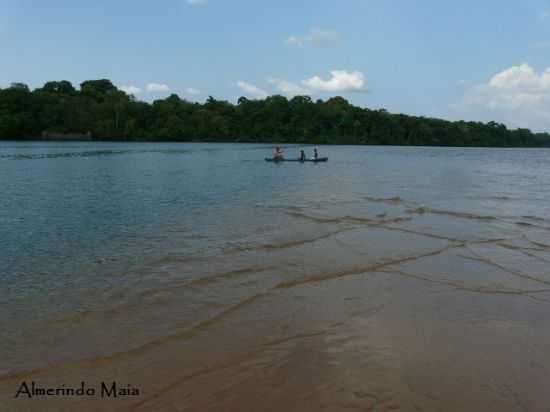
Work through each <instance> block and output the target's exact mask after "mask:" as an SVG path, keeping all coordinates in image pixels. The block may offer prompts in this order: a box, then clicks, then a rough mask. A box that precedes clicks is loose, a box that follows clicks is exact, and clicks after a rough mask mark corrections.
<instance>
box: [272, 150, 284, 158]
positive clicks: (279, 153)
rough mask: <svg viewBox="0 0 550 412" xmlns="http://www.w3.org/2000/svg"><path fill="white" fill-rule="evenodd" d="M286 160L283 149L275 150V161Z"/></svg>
mask: <svg viewBox="0 0 550 412" xmlns="http://www.w3.org/2000/svg"><path fill="white" fill-rule="evenodd" d="M283 159H284V152H283V149H281V148H280V147H276V148H275V152H274V153H273V160H283Z"/></svg>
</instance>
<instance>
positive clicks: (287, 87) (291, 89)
mask: <svg viewBox="0 0 550 412" xmlns="http://www.w3.org/2000/svg"><path fill="white" fill-rule="evenodd" d="M269 82H270V83H271V84H274V85H275V86H276V87H277V90H279V91H280V92H281V93H283V94H284V95H286V96H288V97H294V96H299V95H307V94H310V93H311V91H310V90H308V89H306V88H305V87H302V86H299V85H297V84H296V83H292V82H289V81H288V80H282V79H273V78H271V79H269Z"/></svg>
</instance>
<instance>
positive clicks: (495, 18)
mask: <svg viewBox="0 0 550 412" xmlns="http://www.w3.org/2000/svg"><path fill="white" fill-rule="evenodd" d="M480 3H481V2H479V1H473V0H463V1H461V2H447V1H441V0H419V1H416V2H412V1H406V0H393V1H392V0H316V1H313V0H301V1H296V0H293V1H291V0H278V1H261V0H203V1H200V0H194V1H193V0H165V1H163V2H152V1H145V0H132V1H128V0H116V1H114V0H110V1H107V0H95V1H84V0H82V1H78V0H71V1H69V0H48V1H39V0H34V1H31V0H0V52H1V54H0V63H1V64H0V87H6V86H8V85H9V84H10V83H11V82H14V81H21V82H25V83H27V84H29V85H30V86H31V87H32V88H34V87H39V86H41V85H42V84H43V83H44V82H45V81H48V80H62V79H66V80H70V81H71V82H73V83H74V84H75V85H78V84H79V83H80V82H82V81H83V80H88V79H95V78H109V79H111V80H112V81H113V83H115V84H116V85H117V86H119V87H125V88H126V90H129V91H132V92H134V93H135V94H136V96H137V97H138V98H139V99H143V100H148V101H150V100H153V99H155V98H158V97H164V96H166V95H168V94H170V93H177V94H178V95H180V97H184V98H187V99H189V100H197V101H203V100H204V99H205V98H206V97H208V95H212V96H214V97H216V98H219V99H227V100H230V101H235V100H236V98H237V97H239V96H241V95H246V96H248V97H251V98H253V97H262V96H264V95H266V94H269V95H270V94H277V93H279V94H286V95H288V96H292V95H294V94H296V93H300V94H301V93H306V94H310V95H311V96H312V97H313V98H314V99H317V98H322V99H326V98H328V97H330V96H334V95H341V96H344V97H345V98H347V99H348V100H350V101H351V102H352V103H354V104H357V105H360V106H363V107H370V108H386V109H387V110H389V111H391V112H399V113H407V114H416V115H423V116H429V117H442V118H446V119H452V120H456V119H461V118H464V119H467V120H482V121H488V120H493V119H494V120H497V121H501V122H503V123H505V124H507V125H508V126H510V127H530V128H533V129H535V130H547V131H550V69H549V70H548V71H546V69H547V68H549V67H550V0H548V1H542V0H524V1H521V2H519V1H508V0H501V1H496V0H485V1H483V2H482V4H480Z"/></svg>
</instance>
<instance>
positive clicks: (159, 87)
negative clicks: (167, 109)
mask: <svg viewBox="0 0 550 412" xmlns="http://www.w3.org/2000/svg"><path fill="white" fill-rule="evenodd" d="M145 90H147V91H148V92H151V93H162V92H169V91H170V88H169V87H168V86H167V85H165V84H162V83H148V84H147V85H146V86H145Z"/></svg>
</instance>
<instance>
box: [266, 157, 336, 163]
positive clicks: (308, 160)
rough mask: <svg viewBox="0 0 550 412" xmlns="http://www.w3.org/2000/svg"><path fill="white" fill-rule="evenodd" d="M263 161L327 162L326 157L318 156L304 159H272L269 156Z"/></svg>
mask: <svg viewBox="0 0 550 412" xmlns="http://www.w3.org/2000/svg"><path fill="white" fill-rule="evenodd" d="M265 161H266V162H274V163H279V162H300V163H305V162H312V163H321V162H328V157H319V158H318V159H304V160H302V159H273V158H271V157H266V158H265Z"/></svg>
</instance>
